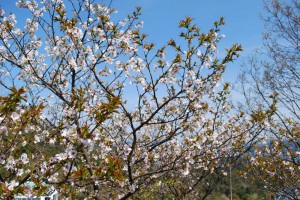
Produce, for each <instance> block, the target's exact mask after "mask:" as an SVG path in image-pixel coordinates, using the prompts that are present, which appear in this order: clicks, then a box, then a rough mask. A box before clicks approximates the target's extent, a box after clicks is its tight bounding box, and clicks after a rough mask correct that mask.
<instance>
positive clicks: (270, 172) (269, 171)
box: [240, 0, 300, 199]
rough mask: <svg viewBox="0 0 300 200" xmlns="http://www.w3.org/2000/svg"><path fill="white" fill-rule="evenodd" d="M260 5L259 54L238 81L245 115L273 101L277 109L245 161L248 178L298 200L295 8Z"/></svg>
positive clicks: (299, 21)
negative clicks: (261, 39)
mask: <svg viewBox="0 0 300 200" xmlns="http://www.w3.org/2000/svg"><path fill="white" fill-rule="evenodd" d="M264 5H265V11H266V13H265V14H263V20H264V22H265V33H264V48H262V50H259V51H258V53H257V54H255V55H254V56H253V57H252V58H251V59H250V61H249V65H247V69H246V70H245V72H244V74H243V75H242V76H241V79H240V80H241V83H242V89H243V94H244V96H245V97H246V102H247V105H248V107H247V108H246V109H249V110H251V109H255V108H256V107H269V106H270V105H271V104H272V103H271V101H270V100H271V99H274V98H275V99H276V101H277V105H276V108H275V107H274V111H275V116H276V117H275V118H272V119H271V120H270V121H269V123H268V124H266V129H267V131H266V133H265V136H264V138H261V139H262V141H261V143H260V144H259V145H258V146H257V148H256V150H255V151H254V153H253V155H252V156H250V157H251V158H250V164H251V167H250V170H251V171H250V174H253V175H254V176H255V177H256V178H258V179H259V181H260V182H262V183H263V184H264V185H265V187H267V188H268V189H269V190H271V191H273V192H278V191H281V193H282V194H283V195H285V196H288V197H289V198H292V199H298V198H299V193H298V194H295V193H296V190H298V191H300V182H299V180H300V176H299V175H300V171H299V170H300V157H299V156H300V135H299V125H300V124H299V122H300V118H299V113H300V112H299V111H300V101H299V100H300V90H299V82H300V76H299V75H300V68H299V67H300V65H299V64H300V63H299V62H300V57H299V55H300V54H299V50H300V48H299V42H300V40H299V33H300V32H299V31H300V4H299V2H298V1H296V0H291V1H282V0H266V1H265V2H264ZM269 97H271V98H269ZM286 188H289V189H288V190H283V189H286Z"/></svg>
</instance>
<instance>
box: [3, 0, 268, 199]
mask: <svg viewBox="0 0 300 200" xmlns="http://www.w3.org/2000/svg"><path fill="white" fill-rule="evenodd" d="M16 4H17V6H18V7H19V8H20V9H23V10H24V11H27V13H28V15H29V17H28V18H27V19H24V27H22V25H19V24H20V22H19V23H17V20H16V17H15V15H14V14H13V13H8V14H5V12H4V11H1V21H0V27H1V30H2V31H1V33H0V64H1V72H0V73H1V74H0V76H1V79H0V80H1V81H0V84H1V87H2V88H3V94H4V95H3V97H2V98H1V116H0V117H1V118H0V120H1V127H0V130H1V132H0V134H1V137H2V138H5V140H3V141H2V142H1V147H0V151H1V152H0V156H1V157H0V158H1V160H0V161H1V162H0V170H1V171H0V172H1V177H0V193H1V195H2V196H4V197H7V198H12V197H13V195H14V194H17V193H23V194H27V195H40V194H43V192H45V191H46V190H47V189H57V190H58V191H59V193H60V195H61V196H62V197H65V198H69V199H74V198H89V199H105V198H113V199H116V198H119V199H127V198H130V197H134V195H135V194H138V195H143V194H145V193H146V192H148V191H147V190H148V189H149V190H150V191H151V190H152V189H155V188H157V187H158V186H160V187H168V186H172V179H173V180H175V181H176V180H178V181H181V182H182V183H184V184H185V186H184V187H183V188H182V190H181V191H180V196H178V197H180V198H184V197H186V196H187V195H202V194H196V193H193V191H194V188H196V187H197V186H199V185H201V184H203V183H204V181H205V180H207V179H206V178H205V177H208V176H209V175H210V174H213V173H215V172H218V173H221V174H226V172H227V169H228V167H227V164H228V163H232V162H234V160H235V159H237V158H238V157H240V156H241V155H243V153H244V152H245V151H247V150H248V149H249V147H250V146H251V144H252V142H253V141H254V138H255V137H257V135H258V134H259V133H260V132H261V131H262V130H263V128H264V126H263V124H264V120H265V119H266V118H267V117H268V115H269V113H270V112H263V111H261V110H260V111H257V112H255V113H253V114H252V115H249V116H246V115H245V113H243V112H240V113H234V112H232V105H231V104H230V103H229V101H228V95H229V93H230V92H229V87H230V86H229V84H228V83H224V82H223V81H222V74H223V73H224V72H225V70H226V68H227V64H228V63H229V62H232V61H233V60H234V59H235V58H236V57H237V56H238V52H239V51H241V47H240V46H239V45H233V46H232V47H231V48H229V49H226V51H225V53H222V54H219V53H218V51H217V46H218V43H219V41H220V40H221V39H222V38H223V36H222V35H220V34H219V32H220V26H222V25H223V24H224V20H223V19H222V18H221V19H220V21H218V22H215V24H214V28H212V29H211V30H210V31H208V33H202V32H200V29H199V28H198V27H197V26H196V25H194V24H193V20H192V19H191V18H190V17H187V18H186V19H184V20H181V21H180V22H179V28H180V29H181V30H182V32H181V33H180V38H179V39H178V40H173V39H171V40H169V42H168V43H167V44H166V45H165V46H163V47H156V45H155V44H154V43H150V42H147V41H146V38H147V36H146V35H145V34H143V33H141V30H140V29H141V26H142V24H143V23H142V22H141V21H139V16H140V10H141V8H136V10H135V11H134V12H133V13H132V14H131V15H128V16H127V17H126V18H125V19H124V20H119V21H118V20H113V19H115V18H116V14H115V13H116V11H115V10H114V9H112V8H111V7H109V6H105V5H104V4H103V5H101V4H98V3H96V1H92V0H75V1H67V2H64V1H62V0H51V1H50V0H42V1H41V3H37V2H36V1H34V0H31V1H24V0H19V1H17V2H16ZM20 20H22V19H20ZM167 53H168V54H167ZM222 55H223V56H222ZM18 88H19V89H18ZM133 105H134V106H133ZM179 178H180V179H179ZM169 179H170V181H167V180H169ZM187 180H191V181H189V182H188V181H187ZM28 181H31V182H33V183H34V184H35V185H36V187H34V188H33V189H28V188H26V186H25V184H24V183H26V182H28ZM212 183H213V182H212ZM173 186H174V185H173ZM171 192H172V191H170V193H171ZM29 193H32V194H29ZM206 196H207V195H204V196H203V199H204V198H205V197H206ZM175 197H176V196H175Z"/></svg>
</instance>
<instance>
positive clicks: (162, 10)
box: [0, 0, 263, 81]
mask: <svg viewBox="0 0 300 200" xmlns="http://www.w3.org/2000/svg"><path fill="white" fill-rule="evenodd" d="M99 1H100V2H101V1H102V2H105V1H107V0H99ZM15 2H16V1H15V0H0V6H1V7H2V8H3V9H5V10H8V11H13V12H20V10H18V9H15V8H14V7H15ZM112 6H113V7H115V8H116V9H117V10H118V12H119V13H118V14H117V18H119V19H122V18H123V17H125V16H126V14H128V13H130V12H132V11H133V10H134V8H135V7H136V6H141V7H142V14H143V15H142V17H141V20H142V21H144V28H143V32H144V33H146V34H147V35H148V40H149V42H150V41H151V42H154V43H156V44H157V45H158V46H161V45H164V44H166V42H167V41H168V40H169V39H170V38H173V39H176V38H177V37H178V34H179V29H178V27H177V24H178V22H179V20H180V19H184V18H185V17H186V16H190V17H192V18H194V19H195V20H194V22H195V23H196V24H198V26H199V27H200V28H201V30H203V31H204V32H206V31H207V30H209V29H210V28H211V27H212V26H213V22H214V21H216V20H218V19H219V18H220V17H224V18H225V22H226V24H225V26H223V28H222V31H221V33H222V34H225V35H226V37H225V39H223V42H221V46H220V47H219V48H226V47H227V48H228V47H230V45H231V44H233V43H239V44H241V45H242V46H243V49H244V52H243V53H242V56H241V57H240V58H239V59H238V60H237V61H236V62H235V64H233V65H231V66H230V68H229V73H227V75H226V77H225V80H229V81H230V80H232V79H235V78H234V77H235V76H236V74H237V72H238V71H239V70H240V63H241V62H242V61H243V59H244V57H245V56H246V55H249V54H250V53H251V52H253V50H254V49H255V48H259V47H260V46H261V43H262V40H261V39H262V34H261V33H262V27H263V24H262V21H261V20H260V19H259V14H260V13H262V12H263V3H262V0H113V4H112ZM118 15H119V16H120V17H119V16H118ZM17 16H18V14H17ZM17 20H18V18H17ZM18 21H20V20H18Z"/></svg>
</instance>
